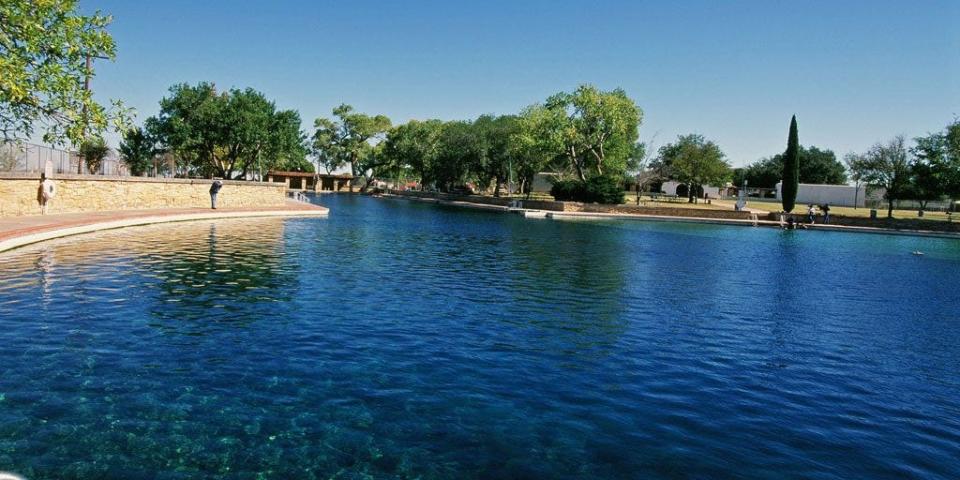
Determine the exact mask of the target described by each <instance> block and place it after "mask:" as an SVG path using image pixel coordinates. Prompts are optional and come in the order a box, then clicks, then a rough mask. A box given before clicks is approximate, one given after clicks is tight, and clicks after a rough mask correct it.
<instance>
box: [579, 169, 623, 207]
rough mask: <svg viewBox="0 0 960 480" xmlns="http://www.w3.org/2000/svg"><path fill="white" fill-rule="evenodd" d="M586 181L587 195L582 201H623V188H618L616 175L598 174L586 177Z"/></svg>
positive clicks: (613, 202)
mask: <svg viewBox="0 0 960 480" xmlns="http://www.w3.org/2000/svg"><path fill="white" fill-rule="evenodd" d="M586 183H587V185H586V192H587V196H586V198H585V199H584V200H583V201H584V202H588V203H592V202H596V203H609V204H621V203H623V188H620V181H619V180H618V179H617V178H616V177H611V176H607V175H598V176H596V177H590V178H588V179H587V182H586Z"/></svg>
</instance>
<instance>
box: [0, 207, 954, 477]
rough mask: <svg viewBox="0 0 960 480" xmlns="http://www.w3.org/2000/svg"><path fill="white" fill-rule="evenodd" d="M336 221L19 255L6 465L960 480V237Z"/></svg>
mask: <svg viewBox="0 0 960 480" xmlns="http://www.w3.org/2000/svg"><path fill="white" fill-rule="evenodd" d="M319 201H320V202H321V203H324V204H327V205H329V206H330V207H331V208H332V211H331V214H330V216H329V218H326V219H287V220H282V219H259V220H236V221H232V220H231V221H220V222H216V223H205V222H199V223H184V224H175V225H160V226H153V227H143V228H136V229H127V230H119V231H111V232H103V233H99V234H95V235H87V236H80V237H73V238H71V239H65V240H61V241H56V242H49V243H46V244H41V245H37V246H33V247H28V248H25V249H21V250H17V251H14V252H11V253H8V254H4V255H0V274H2V277H0V471H15V472H19V473H20V474H22V475H25V476H27V477H28V478H30V479H42V478H49V479H54V478H56V479H61V478H64V479H67V478H115V479H140V478H143V479H147V478H162V479H187V478H204V477H209V478H238V479H247V478H249V479H254V478H278V479H287V478H323V479H326V478H337V479H348V478H650V479H661V478H662V479H701V478H797V479H800V478H805V479H806V478H812V479H827V478H836V479H848V478H890V479H902V478H931V479H937V478H939V479H953V478H958V477H960V300H958V298H960V241H956V240H944V239H928V238H911V237H894V236H881V235H862V234H861V235H858V234H842V233H825V232H815V231H793V232H782V231H777V230H772V229H759V228H744V227H720V226H708V225H686V224H674V223H647V222H614V221H606V222H583V221H577V222H572V221H552V220H525V219H522V218H519V217H515V216H511V215H506V214H500V213H487V212H474V211H464V210H454V209H447V208H444V207H437V206H434V205H425V204H418V203H408V202H405V201H400V200H378V199H371V198H362V197H353V196H325V197H322V198H321V199H320V200H319ZM914 250H922V251H924V252H925V253H926V254H925V255H924V256H922V257H918V256H914V255H911V254H910V252H912V251H914Z"/></svg>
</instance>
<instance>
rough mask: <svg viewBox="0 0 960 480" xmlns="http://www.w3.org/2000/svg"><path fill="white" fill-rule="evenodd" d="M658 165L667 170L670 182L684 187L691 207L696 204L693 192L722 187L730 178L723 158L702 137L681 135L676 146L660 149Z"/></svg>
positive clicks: (666, 146) (722, 155) (714, 144)
mask: <svg viewBox="0 0 960 480" xmlns="http://www.w3.org/2000/svg"><path fill="white" fill-rule="evenodd" d="M658 162H659V163H660V164H661V165H667V166H669V169H670V172H671V173H670V177H671V178H674V179H676V180H677V181H680V182H683V183H685V184H687V186H688V187H689V188H688V191H689V192H690V194H689V198H688V201H689V202H690V203H694V202H695V201H696V200H697V195H696V192H697V191H702V189H703V186H704V185H717V186H722V185H723V184H724V183H725V182H726V181H727V180H728V179H729V178H730V175H731V171H730V164H729V163H727V161H726V155H724V153H723V151H721V150H720V147H719V146H718V145H717V144H716V143H714V142H712V141H707V140H705V139H704V138H703V135H697V134H690V135H681V136H679V137H678V138H677V141H676V142H674V143H671V144H667V145H664V146H663V147H660V152H659V158H658Z"/></svg>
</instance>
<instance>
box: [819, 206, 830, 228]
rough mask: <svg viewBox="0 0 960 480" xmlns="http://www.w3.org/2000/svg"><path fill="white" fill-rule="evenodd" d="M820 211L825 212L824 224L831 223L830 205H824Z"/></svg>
mask: <svg viewBox="0 0 960 480" xmlns="http://www.w3.org/2000/svg"><path fill="white" fill-rule="evenodd" d="M820 210H823V223H830V204H829V203H824V204H823V206H822V207H820Z"/></svg>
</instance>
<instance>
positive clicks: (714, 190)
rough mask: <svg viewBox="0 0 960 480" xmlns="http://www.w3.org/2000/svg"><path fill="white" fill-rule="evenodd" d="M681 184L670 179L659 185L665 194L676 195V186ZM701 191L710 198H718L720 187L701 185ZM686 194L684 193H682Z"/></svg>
mask: <svg viewBox="0 0 960 480" xmlns="http://www.w3.org/2000/svg"><path fill="white" fill-rule="evenodd" d="M680 185H683V184H682V183H680V182H674V181H673V180H670V181H668V182H663V185H661V186H660V191H661V192H662V193H665V194H667V195H676V194H677V187H679V186H680ZM703 193H706V194H707V195H709V196H710V198H720V187H711V186H709V185H704V186H703ZM683 196H686V195H683Z"/></svg>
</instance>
